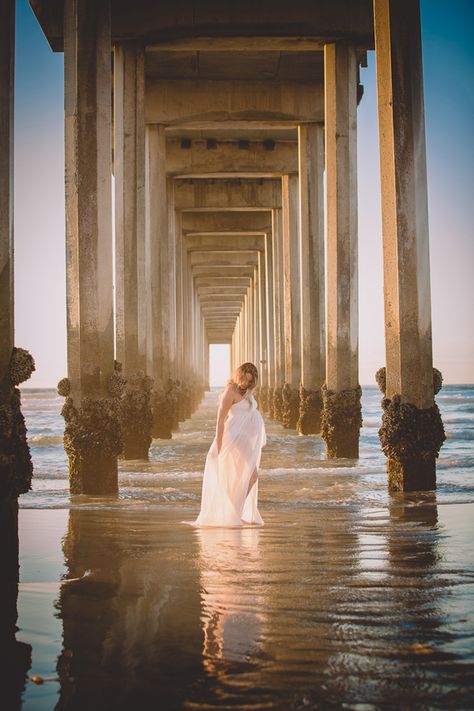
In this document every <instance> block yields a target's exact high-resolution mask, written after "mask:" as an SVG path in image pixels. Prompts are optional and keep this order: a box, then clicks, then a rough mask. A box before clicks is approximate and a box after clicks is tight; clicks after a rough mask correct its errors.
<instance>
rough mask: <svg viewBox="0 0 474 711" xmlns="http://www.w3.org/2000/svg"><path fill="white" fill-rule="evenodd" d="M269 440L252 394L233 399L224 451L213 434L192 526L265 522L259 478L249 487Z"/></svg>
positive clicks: (226, 525) (233, 525)
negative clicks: (218, 449) (261, 505)
mask: <svg viewBox="0 0 474 711" xmlns="http://www.w3.org/2000/svg"><path fill="white" fill-rule="evenodd" d="M266 442H267V438H266V432H265V424H264V421H263V417H262V415H261V414H260V412H259V410H258V409H257V403H256V400H255V398H254V397H253V395H250V397H249V398H248V399H247V398H244V399H243V400H239V402H236V403H234V404H233V405H232V406H231V408H230V410H229V414H228V415H227V418H226V420H225V423H224V433H223V437H222V447H221V451H220V452H219V453H218V452H217V440H216V438H214V440H213V442H212V444H211V447H210V449H209V452H208V454H207V457H206V463H205V467H204V476H203V482H202V496H201V511H200V513H199V516H198V517H197V519H196V520H195V521H190V522H187V523H190V524H191V525H192V526H198V527H226V528H241V527H243V526H262V525H263V519H262V517H261V516H260V512H259V510H258V507H257V501H258V478H257V480H256V481H255V483H254V484H253V485H252V486H251V488H250V490H249V484H250V480H251V478H252V474H253V473H254V472H257V474H258V468H259V466H260V458H261V453H262V447H264V446H265V444H266Z"/></svg>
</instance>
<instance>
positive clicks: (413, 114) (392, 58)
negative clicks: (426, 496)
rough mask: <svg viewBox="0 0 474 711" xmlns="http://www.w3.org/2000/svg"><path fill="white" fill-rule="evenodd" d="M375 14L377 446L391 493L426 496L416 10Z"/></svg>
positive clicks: (432, 425)
mask: <svg viewBox="0 0 474 711" xmlns="http://www.w3.org/2000/svg"><path fill="white" fill-rule="evenodd" d="M374 13H375V41H376V55H377V97H378V114H379V133H380V167H381V171H380V175H381V185H382V230H383V262H384V304H385V350H386V362H387V367H386V385H385V388H384V400H383V401H382V406H383V410H384V416H383V423H382V429H381V431H380V437H381V441H382V446H383V449H384V452H385V453H386V455H387V468H388V479H389V486H390V488H391V489H395V490H404V491H407V490H408V491H410V490H414V489H434V488H435V487H436V477H435V461H436V457H437V456H438V452H439V449H440V447H441V445H442V443H443V441H444V430H443V426H442V423H441V417H440V414H439V410H438V408H437V406H436V404H435V403H434V381H435V384H436V377H435V379H433V363H432V343H431V299H430V266H429V240H428V201H427V185H426V149H425V117H424V106H423V75H422V59H421V31H420V9H419V3H418V2H414V3H400V4H396V3H393V2H388V0H375V2H374ZM439 387H441V382H439ZM439 387H438V388H436V391H437V390H438V389H439Z"/></svg>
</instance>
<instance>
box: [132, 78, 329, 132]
mask: <svg viewBox="0 0 474 711" xmlns="http://www.w3.org/2000/svg"><path fill="white" fill-rule="evenodd" d="M145 116H146V122H147V123H159V124H166V125H168V126H176V125H186V124H193V125H194V126H196V127H198V126H200V125H208V123H209V121H211V122H212V123H215V122H216V121H219V122H232V121H252V122H253V123H255V122H259V121H264V122H266V123H268V122H270V123H271V121H274V122H275V121H277V122H279V123H282V122H294V123H295V124H296V123H303V122H307V121H312V122H318V121H323V118H324V94H323V85H322V83H321V82H319V83H315V84H309V85H308V84H306V83H304V84H303V83H302V84H298V83H296V82H269V81H239V80H234V81H232V80H229V79H225V80H205V79H198V80H190V81H188V80H181V81H173V80H166V79H150V80H149V81H148V82H147V94H146V108H145Z"/></svg>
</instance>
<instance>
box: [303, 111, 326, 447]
mask: <svg viewBox="0 0 474 711" xmlns="http://www.w3.org/2000/svg"><path fill="white" fill-rule="evenodd" d="M298 156H299V243H300V255H301V262H300V264H301V289H300V295H301V385H302V387H303V389H304V391H302V392H301V393H300V394H301V395H302V397H301V398H300V402H301V411H300V418H299V422H298V430H299V431H300V432H301V433H302V434H317V433H318V432H319V428H320V416H321V406H322V399H321V396H320V390H321V387H322V386H323V384H324V380H325V376H326V324H325V320H326V319H325V278H324V196H323V171H324V129H323V126H322V125H320V124H306V125H302V126H299V127H298ZM309 391H312V394H311V395H310V394H309ZM318 396H319V397H318Z"/></svg>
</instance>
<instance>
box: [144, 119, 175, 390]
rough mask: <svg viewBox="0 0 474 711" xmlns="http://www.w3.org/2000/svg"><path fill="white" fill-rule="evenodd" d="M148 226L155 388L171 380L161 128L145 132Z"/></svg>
mask: <svg viewBox="0 0 474 711" xmlns="http://www.w3.org/2000/svg"><path fill="white" fill-rule="evenodd" d="M146 138H147V143H146V150H147V153H146V156H147V175H146V177H147V182H146V192H147V212H146V216H147V222H146V255H147V259H146V265H147V273H146V276H147V278H146V281H147V285H148V290H149V300H150V301H149V310H148V333H149V334H150V337H149V339H148V342H147V373H148V374H149V375H151V377H152V378H154V379H155V381H156V384H158V383H159V382H164V381H165V380H166V379H167V378H168V377H170V375H171V372H170V354H169V339H170V332H169V331H170V327H169V317H168V314H169V308H170V290H169V242H168V206H167V190H166V169H165V162H166V140H165V130H164V127H163V126H158V125H149V126H147V129H146Z"/></svg>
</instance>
